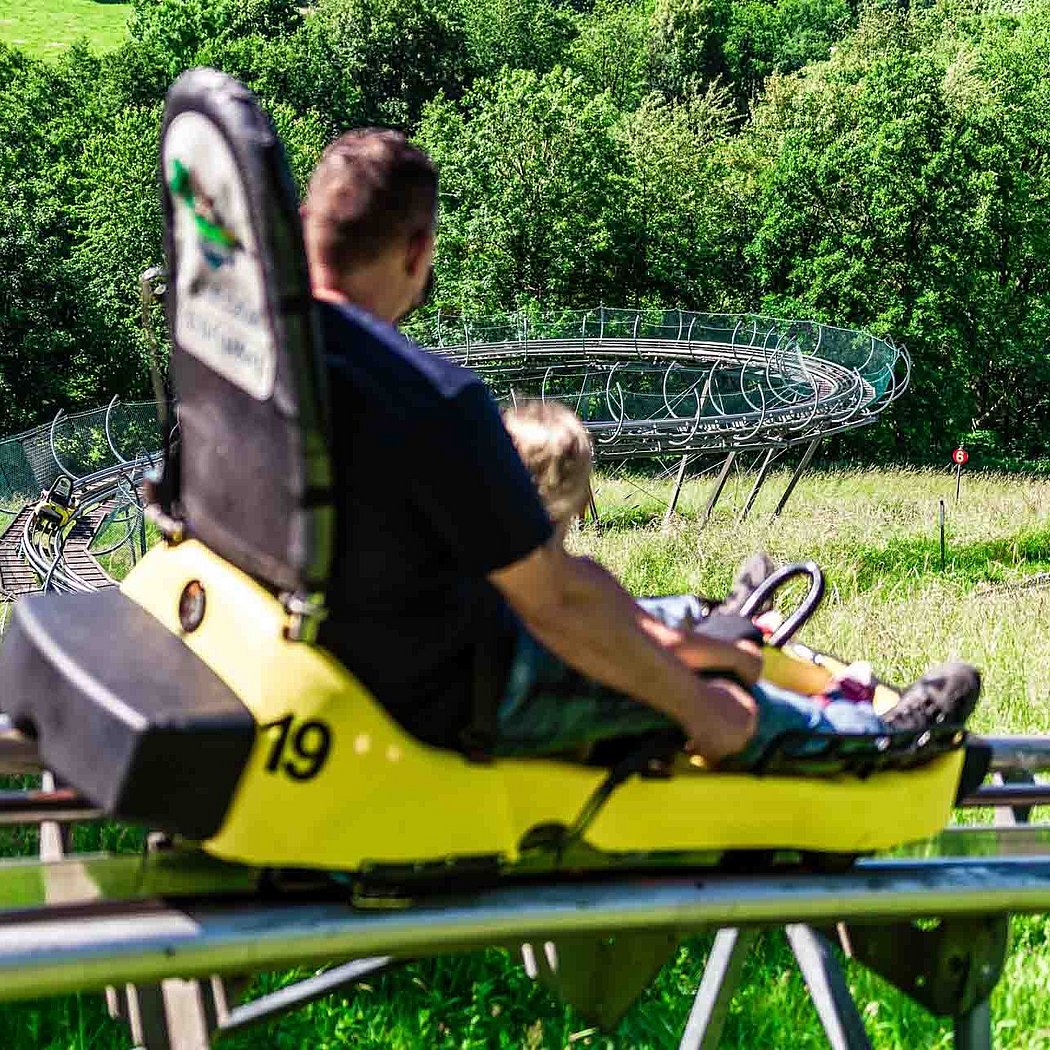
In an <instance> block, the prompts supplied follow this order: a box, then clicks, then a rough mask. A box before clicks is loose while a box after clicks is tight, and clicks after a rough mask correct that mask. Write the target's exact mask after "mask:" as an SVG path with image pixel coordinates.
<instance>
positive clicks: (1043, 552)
mask: <svg viewBox="0 0 1050 1050" xmlns="http://www.w3.org/2000/svg"><path fill="white" fill-rule="evenodd" d="M836 555H837V557H836V560H839V559H840V558H841V561H842V562H843V563H845V564H847V565H849V564H852V565H854V566H855V567H856V571H855V575H854V578H853V583H852V586H849V587H848V588H847V589H848V590H850V591H854V592H856V593H863V592H866V591H871V590H877V589H879V588H880V587H883V586H885V585H886V584H887V583H888V582H892V583H893V585H894V586H895V587H897V588H899V587H901V586H903V587H904V588H905V589H908V585H909V583H910V582H914V584H915V585H916V586H918V585H919V584H920V583H922V582H926V581H929V580H930V579H931V578H939V579H943V580H947V581H950V582H954V583H963V584H969V585H971V586H972V585H975V584H978V583H986V582H1000V581H1002V580H1005V579H1009V578H1011V576H1012V574H1011V573H1010V571H1009V570H1011V569H1018V568H1021V569H1027V570H1029V571H1030V572H1042V571H1046V570H1047V569H1050V530H1043V529H1040V530H1022V531H1020V532H1016V533H1014V534H1013V535H1011V536H1003V537H999V538H997V539H992V540H978V541H975V542H971V543H963V544H956V543H953V542H952V540H951V539H950V538H949V539H948V541H947V543H946V550H945V560H944V568H943V570H942V569H941V551H940V541H939V540H938V539H937V538H935V537H929V538H926V537H921V536H908V537H899V538H895V539H891V540H890V541H888V542H887V543H886V544H885V545H884V546H882V547H870V546H860V547H844V548H841V549H840V551H836Z"/></svg>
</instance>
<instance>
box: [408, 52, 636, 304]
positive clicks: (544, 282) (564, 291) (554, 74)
mask: <svg viewBox="0 0 1050 1050" xmlns="http://www.w3.org/2000/svg"><path fill="white" fill-rule="evenodd" d="M618 119H619V114H618V111H617V110H616V108H615V106H613V104H612V102H611V101H610V100H609V98H608V96H606V95H599V96H597V97H594V96H591V95H590V93H589V92H588V91H587V89H586V87H585V85H584V83H583V81H582V79H581V78H580V77H578V76H574V75H573V74H572V73H570V72H568V71H566V70H564V69H560V68H556V69H554V70H552V71H551V72H550V73H547V74H544V75H542V76H541V75H539V74H536V73H533V72H529V71H524V70H516V71H506V72H504V73H503V74H502V75H501V76H500V77H498V78H496V79H495V80H488V81H482V82H479V83H478V84H477V85H475V87H474V88H473V89H472V90H471V91H470V92H469V93H468V94H467V95H466V97H465V98H464V99H463V101H462V103H461V104H459V105H457V104H454V103H452V102H450V101H448V100H445V99H440V98H439V99H438V100H436V101H435V102H433V103H431V105H429V106H428V107H427V109H426V111H425V113H424V116H423V122H422V125H421V127H420V133H419V137H420V141H421V143H422V145H423V146H424V147H425V148H426V149H428V150H429V151H430V153H431V154H432V155H433V156H434V158H435V159H436V160H437V162H438V164H439V165H440V167H441V207H442V213H441V236H440V238H439V243H438V252H439V257H438V272H439V274H440V280H439V289H440V300H441V303H442V304H443V305H446V306H455V307H459V306H460V305H462V306H463V307H464V308H465V309H468V310H469V309H493V308H497V307H503V306H509V305H513V304H514V302H515V301H516V300H517V299H518V298H521V297H524V298H530V299H537V300H542V301H544V302H552V303H562V304H586V305H592V304H594V303H596V302H599V301H601V300H603V299H606V298H610V299H615V298H616V297H617V296H618V295H619V294H620V290H619V288H618V286H617V282H616V267H617V261H618V260H617V252H616V244H615V230H614V227H613V219H614V216H615V213H616V211H617V208H618V207H619V206H620V205H621V203H622V192H623V180H622V171H621V167H622V155H621V151H620V148H619V143H618V141H617V137H616V128H617V122H618Z"/></svg>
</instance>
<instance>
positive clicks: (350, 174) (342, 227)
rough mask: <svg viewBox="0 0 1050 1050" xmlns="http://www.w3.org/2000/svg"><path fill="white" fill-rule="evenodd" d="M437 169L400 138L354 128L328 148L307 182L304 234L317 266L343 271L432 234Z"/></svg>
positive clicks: (380, 130) (390, 133) (381, 131)
mask: <svg viewBox="0 0 1050 1050" xmlns="http://www.w3.org/2000/svg"><path fill="white" fill-rule="evenodd" d="M437 183H438V176H437V168H436V167H435V166H434V162H433V161H432V160H431V159H430V158H429V157H428V156H427V155H426V153H424V152H423V151H422V150H421V149H418V148H417V147H415V146H413V145H412V144H411V143H409V141H408V139H406V138H405V136H404V135H402V134H401V132H399V131H391V130H390V129H388V128H357V129H355V130H354V131H348V132H347V133H346V134H345V135H340V136H339V138H337V139H336V140H335V141H334V142H332V143H330V144H329V145H328V147H327V148H326V149H325V151H324V153H323V154H322V155H321V159H320V160H319V161H318V162H317V167H316V168H314V172H313V174H312V175H311V176H310V186H309V189H308V191H307V197H306V203H305V204H304V206H303V219H304V233H305V236H306V241H307V245H308V247H309V248H310V250H311V253H312V254H313V256H314V257H315V258H316V259H317V261H319V262H320V263H321V264H322V265H324V266H327V267H330V268H331V269H334V270H336V271H338V272H341V273H343V272H346V271H347V270H350V269H353V268H354V267H355V266H359V265H362V264H365V263H369V262H371V261H373V260H374V259H376V258H378V257H379V256H380V255H382V253H383V252H384V251H385V250H386V249H387V248H388V247H390V246H391V245H393V244H396V243H397V242H398V241H400V240H403V239H407V238H409V237H411V236H413V235H414V234H416V233H420V232H429V231H430V230H432V229H433V226H434V218H435V215H436V212H437Z"/></svg>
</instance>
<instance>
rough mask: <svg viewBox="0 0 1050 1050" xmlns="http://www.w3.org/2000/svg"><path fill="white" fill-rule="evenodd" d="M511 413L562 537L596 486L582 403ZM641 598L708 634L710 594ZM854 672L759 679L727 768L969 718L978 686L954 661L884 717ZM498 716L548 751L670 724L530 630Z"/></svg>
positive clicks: (524, 748) (519, 748)
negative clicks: (559, 655) (560, 658)
mask: <svg viewBox="0 0 1050 1050" xmlns="http://www.w3.org/2000/svg"><path fill="white" fill-rule="evenodd" d="M503 422H504V425H505V426H506V428H507V432H508V433H509V434H510V437H511V440H512V441H513V442H514V446H515V448H516V449H517V450H518V454H519V455H520V456H521V459H522V462H523V463H524V464H525V466H526V468H527V469H528V471H529V473H530V474H531V475H532V478H533V480H534V481H535V483H536V488H537V490H538V491H539V494H540V497H541V499H542V500H543V503H544V505H545V506H546V508H547V513H548V514H549V516H550V518H551V522H552V524H553V525H554V529H555V537H556V539H557V541H558V542H559V543H561V542H564V539H565V535H566V533H567V531H568V528H569V525H570V524H571V522H572V520H573V519H574V518H576V517H578V516H579V515H581V514H582V513H583V511H584V508H585V507H586V506H587V503H588V500H589V497H590V492H591V488H590V482H591V470H592V467H593V450H592V447H591V442H590V436H589V435H588V433H587V430H586V428H585V427H584V426H583V423H582V422H581V421H580V419H579V418H578V417H577V416H576V414H575V413H574V412H572V411H571V410H569V409H568V408H566V407H565V406H564V405H562V404H560V403H558V402H553V401H528V402H524V403H521V404H517V405H515V406H514V407H513V408H510V409H507V410H506V411H505V412H504V416H503ZM759 559H761V560H762V565H764V566H769V567H771V564H772V563H770V562H769V560H768V558H766V557H765V556H764V555H761V556H755V557H754V558H751V559H749V560H748V562H745V564H744V566H743V567H742V570H741V574H738V584H739V586H735V587H734V594H737V592H741V593H740V594H737V597H738V598H739V600H740V601H742V600H743V597H746V593H744V592H745V591H746V592H749V590H750V589H751V588H753V587H754V586H755V585H756V584H757V583H758V582H760V579H755V580H753V579H752V577H754V576H755V575H756V567H757V566H758V560H759ZM767 572H768V569H767ZM745 576H746V580H745V579H744V577H745ZM741 595H742V596H741ZM638 604H639V605H640V606H641V607H642V608H643V609H645V611H646V612H647V613H648V614H649V615H651V616H654V617H656V618H657V619H659V620H661V621H662V622H663V623H665V624H666V625H668V626H670V627H673V628H675V629H677V630H681V631H689V630H697V629H699V630H700V632H701V633H706V632H705V631H704V613H705V611H706V610H705V609H704V604H705V603H704V602H703V601H702V599H700V598H698V597H696V596H695V595H675V596H669V597H666V598H641V599H638ZM736 604H738V602H735V603H734V605H736ZM745 626H747V625H746V624H745ZM740 637H744V635H741V636H740ZM752 637H754V636H752ZM548 665H549V667H548ZM857 666H859V665H857ZM548 672H549V674H548ZM856 677H858V676H856V675H855V674H850V673H849V672H848V673H847V676H846V677H845V679H844V680H843V681H841V682H835V683H833V684H832V686H831V687H830V688H829V689H828V691H827V692H826V694H825V695H823V696H819V697H809V696H800V695H797V694H794V693H791V692H788V691H787V690H784V689H779V688H777V687H775V686H772V685H770V684H768V683H764V682H763V683H760V684H759V685H756V686H754V687H753V688H752V693H753V695H754V696H755V698H756V699H757V700H758V701H759V706H758V712H759V714H758V720H757V721H758V724H757V728H756V731H755V735H754V737H753V738H752V740H751V742H750V743H749V744H748V745H747V746H746V747H745V748H744V750H743V751H742V752H740V754H738V755H734V756H732V757H731V758H729V759H727V760H724V761H723V763H722V768H726V769H735V770H746V769H750V768H753V767H754V766H755V765H756V764H759V763H760V762H761V760H762V759H763V756H765V755H766V754H767V752H768V751H769V750H770V746H771V745H772V744H773V742H774V741H775V740H776V739H777V738H778V737H781V736H782V735H783V734H786V733H792V734H797V736H796V737H795V742H794V743H793V744H791V745H789V747H790V748H791V750H792V753H793V754H794V755H797V756H798V757H809V756H811V755H815V754H817V753H819V752H820V751H821V750H822V748H823V739H822V738H826V737H828V736H842V735H858V734H871V735H878V734H885V733H887V732H893V731H912V732H915V731H919V730H924V729H928V728H931V727H932V726H935V725H939V724H944V723H948V724H953V725H959V726H960V727H961V726H962V725H963V723H964V722H965V720H966V718H967V717H968V716H969V714H970V712H971V711H972V709H973V706H974V704H975V703H976V700H977V695H978V692H979V689H980V679H979V677H978V675H977V672H976V671H975V670H974V669H973V668H971V667H969V666H968V665H966V664H959V663H955V664H947V665H944V667H942V668H939V669H937V670H936V671H935V672H933V673H931V674H929V675H926V676H924V677H923V678H921V679H920V680H919V681H918V682H916V683H915V684H914V685H912V686H911V687H909V689H908V690H906V691H905V693H904V694H903V695H902V697H901V701H900V702H899V703H898V704H897V706H896V707H895V708H894V709H893V711H891V712H889V713H887V715H886V716H885V717H884V718H880V717H879V716H878V715H877V714H876V713H875V709H874V707H873V706H872V704H871V699H872V695H873V692H874V689H873V687H872V685H871V682H870V681H868V682H857V681H854V679H855V678H856ZM858 686H860V688H858ZM865 686H867V688H865ZM498 724H499V734H498V735H499V742H498V745H497V751H498V752H499V753H502V754H538V753H548V754H549V753H551V752H553V751H560V750H564V749H567V748H578V747H580V746H581V745H586V744H588V743H592V742H596V741H597V740H600V739H605V738H608V737H612V736H628V735H634V734H638V733H646V732H651V731H654V730H657V729H666V728H667V727H668V725H669V722H668V719H667V718H666V717H665V716H664V715H662V714H660V713H659V712H658V711H656V710H654V709H652V708H650V707H648V706H647V705H645V704H642V703H640V702H635V701H632V700H630V699H629V698H626V697H619V696H616V695H615V694H611V693H610V691H608V690H605V689H604V687H600V686H597V684H596V683H592V682H589V681H588V680H587V679H584V678H583V677H582V676H575V677H574V678H573V679H571V680H570V681H565V680H564V676H563V675H559V672H558V664H557V661H556V660H553V659H552V658H550V657H549V655H548V654H546V652H545V650H543V648H542V647H541V646H540V645H539V643H537V642H535V641H534V640H532V639H530V638H529V637H528V636H527V634H526V633H525V632H522V638H521V639H520V640H519V646H518V651H517V653H516V656H515V665H514V666H513V667H512V669H511V674H510V679H509V683H508V688H507V693H506V695H505V696H504V698H503V700H502V703H501V706H500V711H499V717H498ZM814 734H816V736H815V737H814ZM807 737H809V738H810V739H807Z"/></svg>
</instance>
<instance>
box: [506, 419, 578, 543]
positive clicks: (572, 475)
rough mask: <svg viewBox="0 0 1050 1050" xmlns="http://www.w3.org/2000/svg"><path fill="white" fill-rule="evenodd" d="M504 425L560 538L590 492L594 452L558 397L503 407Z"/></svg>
mask: <svg viewBox="0 0 1050 1050" xmlns="http://www.w3.org/2000/svg"><path fill="white" fill-rule="evenodd" d="M503 424H504V426H506V428H507V433H508V434H510V439H511V441H513V442H514V447H515V448H516V449H517V450H518V455H519V456H521V461H522V462H523V463H524V464H525V467H526V468H527V469H528V472H529V473H530V474H531V475H532V480H533V481H534V482H535V483H536V488H537V490H538V491H539V494H540V499H542V500H543V505H544V506H545V507H546V508H547V514H548V516H549V517H550V519H551V521H552V522H553V524H554V527H555V529H556V530H557V532H558V535H559V538H564V536H565V533H566V531H567V529H568V527H569V523H570V522H571V521H572V519H573V518H575V517H576V516H577V515H579V514H582V513H583V511H584V509H585V508H586V506H587V500H588V498H589V496H590V492H591V465H592V462H593V452H592V450H591V438H590V435H589V434H588V433H587V429H586V427H584V425H583V423H582V422H580V417H579V416H577V415H576V413H575V412H573V411H572V410H571V409H568V408H566V407H565V406H564V405H562V404H559V403H558V402H557V401H524V402H522V403H520V404H517V405H515V406H514V407H513V408H508V409H506V410H505V411H504V413H503Z"/></svg>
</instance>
